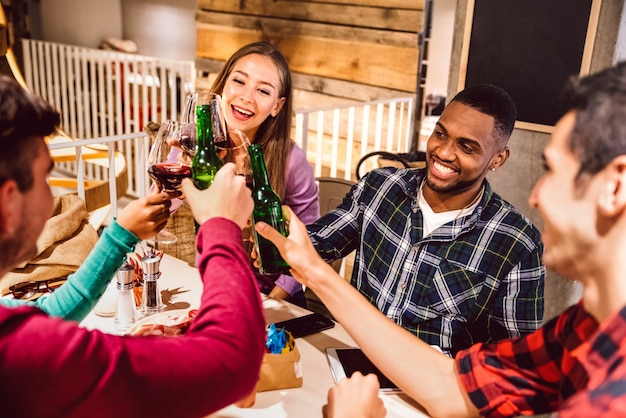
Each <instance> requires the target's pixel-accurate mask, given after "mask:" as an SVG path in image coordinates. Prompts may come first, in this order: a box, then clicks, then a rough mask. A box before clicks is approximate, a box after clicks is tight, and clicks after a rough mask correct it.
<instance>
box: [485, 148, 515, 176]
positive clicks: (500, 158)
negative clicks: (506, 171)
mask: <svg viewBox="0 0 626 418" xmlns="http://www.w3.org/2000/svg"><path fill="white" fill-rule="evenodd" d="M509 154H510V151H509V147H504V148H502V149H501V150H500V151H499V152H498V153H497V154H496V155H494V156H493V158H492V159H491V163H490V164H489V169H490V170H491V171H495V170H496V168H498V167H501V166H502V165H504V163H505V162H506V160H508V159H509Z"/></svg>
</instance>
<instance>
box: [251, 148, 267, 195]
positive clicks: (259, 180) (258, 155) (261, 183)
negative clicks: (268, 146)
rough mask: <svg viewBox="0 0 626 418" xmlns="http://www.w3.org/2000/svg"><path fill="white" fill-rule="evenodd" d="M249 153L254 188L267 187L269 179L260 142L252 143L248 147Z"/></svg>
mask: <svg viewBox="0 0 626 418" xmlns="http://www.w3.org/2000/svg"><path fill="white" fill-rule="evenodd" d="M248 150H249V153H250V165H251V166H252V182H253V183H252V184H253V187H254V189H255V190H256V189H259V188H261V187H269V185H270V181H269V177H268V175H267V168H266V167H265V159H264V158H263V149H262V148H261V145H260V144H252V145H250V148H248Z"/></svg>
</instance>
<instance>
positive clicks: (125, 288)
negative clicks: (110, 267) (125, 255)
mask: <svg viewBox="0 0 626 418" xmlns="http://www.w3.org/2000/svg"><path fill="white" fill-rule="evenodd" d="M134 273H135V269H134V267H133V265H132V264H130V263H129V262H128V261H125V262H124V264H122V267H120V269H119V270H118V272H117V275H116V277H117V309H116V310H115V328H116V329H117V330H118V331H120V332H122V333H125V332H126V331H128V329H129V328H130V327H131V325H133V323H134V322H135V319H136V318H137V313H136V310H135V296H134V293H133V288H134V287H135V281H134Z"/></svg>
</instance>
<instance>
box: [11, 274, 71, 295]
mask: <svg viewBox="0 0 626 418" xmlns="http://www.w3.org/2000/svg"><path fill="white" fill-rule="evenodd" d="M66 281H67V276H65V277H58V278H55V279H48V280H42V281H28V282H23V283H18V284H14V285H13V286H10V287H9V292H7V294H8V293H11V294H12V295H13V298H14V299H22V300H29V301H30V300H36V299H38V298H40V297H41V296H43V295H45V294H46V293H52V292H54V291H55V290H56V289H57V288H58V287H60V286H61V285H62V284H63V283H65V282H66Z"/></svg>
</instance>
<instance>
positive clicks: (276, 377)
mask: <svg viewBox="0 0 626 418" xmlns="http://www.w3.org/2000/svg"><path fill="white" fill-rule="evenodd" d="M299 387H302V367H301V366H300V352H299V351H298V347H297V346H296V345H295V343H294V346H293V350H291V351H290V352H288V353H284V354H270V353H265V354H264V356H263V363H261V375H260V377H259V383H258V384H257V388H256V391H257V392H265V391H268V390H276V389H287V388H299Z"/></svg>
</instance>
